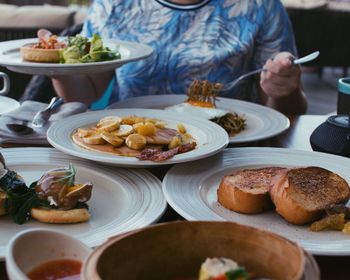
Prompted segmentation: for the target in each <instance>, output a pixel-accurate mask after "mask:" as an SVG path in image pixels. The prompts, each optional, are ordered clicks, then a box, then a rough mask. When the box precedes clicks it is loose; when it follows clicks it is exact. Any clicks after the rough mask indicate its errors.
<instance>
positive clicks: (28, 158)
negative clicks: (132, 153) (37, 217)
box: [0, 148, 166, 259]
mask: <svg viewBox="0 0 350 280" xmlns="http://www.w3.org/2000/svg"><path fill="white" fill-rule="evenodd" d="M1 153H2V154H3V156H4V157H5V161H6V163H7V166H8V168H10V169H12V170H14V171H17V172H18V173H19V174H20V175H22V176H23V178H24V180H25V182H26V183H27V184H30V183H31V182H33V181H36V180H38V179H39V178H40V176H41V175H42V174H43V173H44V172H45V171H47V170H49V169H51V168H56V167H60V166H68V165H69V163H73V165H74V167H75V169H76V181H77V182H87V181H90V182H92V183H93V185H94V187H93V190H92V197H91V199H90V200H89V201H88V202H87V204H88V205H89V211H90V214H91V218H90V220H89V221H88V222H85V223H80V224H67V225H62V224H56V225H55V224H45V223H40V222H37V221H34V220H30V221H28V222H27V223H25V224H22V225H18V224H15V223H14V222H13V221H12V219H11V218H10V217H5V216H4V217H0V259H3V258H4V257H5V253H6V247H7V244H8V242H9V240H10V239H11V238H12V237H13V236H14V235H15V234H16V233H18V232H19V231H21V230H25V229H29V228H38V227H40V228H49V229H54V230H58V231H62V232H64V233H68V234H70V235H72V236H74V237H76V238H78V239H79V240H81V241H83V242H84V243H85V244H86V245H88V246H90V247H94V246H97V245H100V244H101V243H103V242H104V241H106V239H108V238H109V237H111V236H114V235H117V234H121V233H124V232H126V231H129V230H133V229H138V228H141V227H144V226H147V225H149V224H151V223H153V222H155V221H157V220H158V219H159V218H160V217H161V215H162V214H163V213H164V211H165V208H166V201H165V198H164V195H163V193H162V189H161V183H160V181H159V180H158V179H157V178H156V177H155V176H154V175H152V174H151V173H149V172H148V171H146V170H141V169H140V170H137V171H135V170H132V169H131V170H129V169H120V168H111V167H106V166H99V165H96V164H94V163H93V162H90V161H86V160H81V159H78V158H75V157H71V156H68V155H65V154H63V153H61V152H59V151H57V150H54V149H50V148H8V149H1Z"/></svg>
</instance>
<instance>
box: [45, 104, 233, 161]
mask: <svg viewBox="0 0 350 280" xmlns="http://www.w3.org/2000/svg"><path fill="white" fill-rule="evenodd" d="M110 115H115V116H128V115H137V116H141V117H149V118H158V119H161V120H163V121H166V123H167V127H170V128H175V129H176V126H177V124H179V123H182V124H184V125H185V128H186V129H187V132H188V133H190V134H191V135H192V136H193V137H194V138H195V140H196V142H197V147H196V148H195V149H194V150H192V151H189V152H186V153H182V154H178V155H175V156H174V157H173V158H170V159H168V160H165V161H161V162H153V161H148V160H139V159H137V158H135V157H125V156H118V155H114V154H109V153H103V152H95V151H90V150H87V149H84V148H81V147H79V146H78V145H76V144H75V143H74V142H73V141H72V138H71V135H72V133H73V131H74V130H75V129H77V128H79V127H84V126H93V125H95V124H96V123H97V122H98V121H99V120H100V119H101V118H103V117H105V116H110ZM47 139H48V141H49V143H50V144H51V145H52V146H54V147H55V148H57V149H58V150H60V151H62V152H64V153H67V154H70V155H73V156H77V157H81V158H85V159H90V160H94V161H98V162H102V163H106V164H110V165H117V166H124V167H147V166H148V167H151V166H158V165H164V164H173V163H179V162H186V161H193V160H197V159H201V158H204V157H208V156H211V155H213V154H215V153H218V152H219V151H221V150H222V149H224V148H225V147H226V146H227V144H228V136H227V133H226V131H225V130H224V129H223V128H221V127H220V126H218V125H216V124H214V123H212V122H210V121H207V120H204V119H198V118H190V119H188V118H184V117H183V116H181V115H178V114H175V113H172V112H167V111H163V110H150V109H114V110H102V111H91V112H87V113H83V114H78V115H74V116H70V117H68V118H65V119H64V120H60V121H57V122H56V123H54V124H53V125H52V126H51V127H50V128H49V130H48V132H47Z"/></svg>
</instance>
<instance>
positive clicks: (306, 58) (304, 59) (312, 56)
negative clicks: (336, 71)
mask: <svg viewBox="0 0 350 280" xmlns="http://www.w3.org/2000/svg"><path fill="white" fill-rule="evenodd" d="M319 54H320V52H319V51H316V52H313V53H311V54H308V55H306V56H304V57H301V58H298V59H293V61H292V64H294V65H297V64H303V63H306V62H309V61H311V60H314V59H315V58H317V57H318V56H319ZM267 70H268V69H266V68H260V69H257V70H254V71H251V72H248V73H246V74H244V75H242V76H239V77H238V78H237V79H235V80H233V81H232V82H230V83H228V84H226V85H224V86H223V87H222V88H221V89H220V90H219V92H225V91H229V90H231V89H232V88H233V87H234V86H236V85H237V84H238V83H239V82H240V81H242V80H243V79H245V78H247V77H249V76H251V75H255V74H258V73H260V72H263V71H267Z"/></svg>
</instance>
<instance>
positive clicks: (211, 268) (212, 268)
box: [199, 258, 249, 280]
mask: <svg viewBox="0 0 350 280" xmlns="http://www.w3.org/2000/svg"><path fill="white" fill-rule="evenodd" d="M234 279H237V280H238V279H239V280H247V279H249V275H248V273H247V271H246V270H245V268H244V267H242V266H239V265H238V264H237V263H236V262H235V261H233V260H231V259H228V258H207V259H206V260H205V261H204V262H203V263H202V265H201V267H200V271H199V280H234Z"/></svg>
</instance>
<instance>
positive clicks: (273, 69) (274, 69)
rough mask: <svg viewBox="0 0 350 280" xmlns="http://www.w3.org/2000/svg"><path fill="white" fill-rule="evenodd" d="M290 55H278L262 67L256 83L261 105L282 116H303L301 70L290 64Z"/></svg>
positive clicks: (304, 107) (304, 105)
mask: <svg viewBox="0 0 350 280" xmlns="http://www.w3.org/2000/svg"><path fill="white" fill-rule="evenodd" d="M291 58H292V55H291V54H290V53H287V52H282V53H279V54H278V55H276V56H275V57H274V59H273V60H272V59H269V60H268V61H267V62H266V64H265V65H264V68H265V69H268V71H263V72H262V73H261V75H260V79H259V81H258V92H259V95H260V99H261V100H262V102H263V104H265V105H266V106H269V107H271V108H274V109H276V110H278V111H280V112H282V113H284V114H293V115H295V114H298V115H300V114H304V113H305V112H306V109H307V102H306V98H305V95H304V93H303V90H302V85H301V70H300V67H299V66H297V65H293V64H292V62H291Z"/></svg>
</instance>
